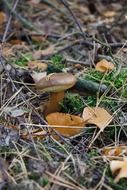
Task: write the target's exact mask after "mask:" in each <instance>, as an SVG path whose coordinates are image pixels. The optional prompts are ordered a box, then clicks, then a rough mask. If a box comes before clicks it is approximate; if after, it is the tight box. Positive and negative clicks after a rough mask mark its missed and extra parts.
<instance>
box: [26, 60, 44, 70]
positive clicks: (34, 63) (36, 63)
mask: <svg viewBox="0 0 127 190" xmlns="http://www.w3.org/2000/svg"><path fill="white" fill-rule="evenodd" d="M27 65H28V68H29V69H37V70H40V71H45V70H46V69H47V64H46V63H41V62H39V61H30V62H28V64H27Z"/></svg>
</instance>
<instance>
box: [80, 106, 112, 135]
mask: <svg viewBox="0 0 127 190" xmlns="http://www.w3.org/2000/svg"><path fill="white" fill-rule="evenodd" d="M82 117H83V119H84V121H85V122H86V124H94V125H96V126H97V127H99V128H100V129H101V131H103V130H104V128H105V127H106V126H107V125H108V124H109V123H110V122H111V121H112V119H113V117H112V116H111V115H110V114H109V113H108V112H107V111H106V110H105V109H104V108H100V107H85V108H84V110H83V114H82Z"/></svg>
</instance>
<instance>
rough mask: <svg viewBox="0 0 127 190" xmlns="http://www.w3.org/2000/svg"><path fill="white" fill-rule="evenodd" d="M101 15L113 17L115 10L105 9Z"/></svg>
mask: <svg viewBox="0 0 127 190" xmlns="http://www.w3.org/2000/svg"><path fill="white" fill-rule="evenodd" d="M103 15H104V16H105V17H108V18H111V17H114V16H115V15H116V12H115V11H105V12H104V13H103Z"/></svg>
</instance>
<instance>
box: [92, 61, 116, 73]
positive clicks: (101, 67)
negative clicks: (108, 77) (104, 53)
mask: <svg viewBox="0 0 127 190" xmlns="http://www.w3.org/2000/svg"><path fill="white" fill-rule="evenodd" d="M114 68H115V66H114V64H113V63H111V62H109V61H107V60H106V59H102V60H101V61H99V62H98V63H97V64H96V66H95V69H96V70H97V71H100V72H106V71H112V70H113V69H114Z"/></svg>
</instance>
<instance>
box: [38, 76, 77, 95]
mask: <svg viewBox="0 0 127 190" xmlns="http://www.w3.org/2000/svg"><path fill="white" fill-rule="evenodd" d="M76 81H77V80H76V77H75V76H74V75H72V74H71V73H52V74H49V75H48V76H46V77H43V78H42V79H40V80H39V81H38V82H37V83H36V88H37V90H40V91H43V92H60V91H64V90H66V89H69V88H71V87H72V86H74V85H75V83H76Z"/></svg>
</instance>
